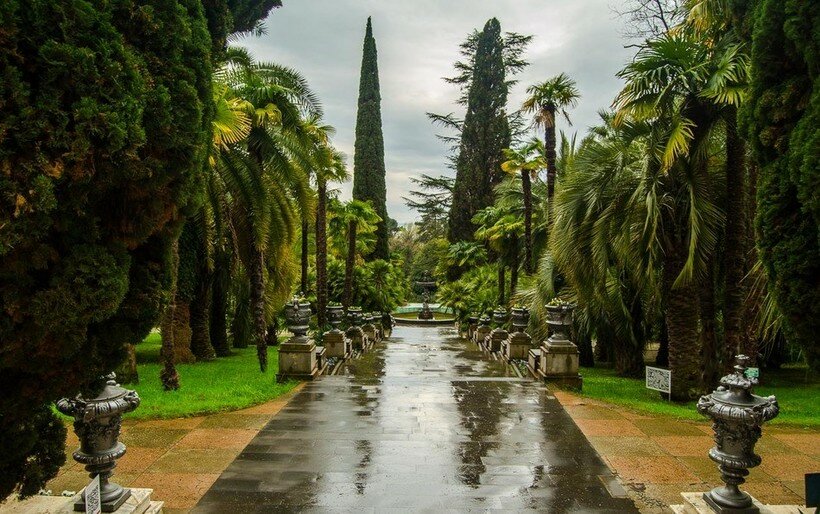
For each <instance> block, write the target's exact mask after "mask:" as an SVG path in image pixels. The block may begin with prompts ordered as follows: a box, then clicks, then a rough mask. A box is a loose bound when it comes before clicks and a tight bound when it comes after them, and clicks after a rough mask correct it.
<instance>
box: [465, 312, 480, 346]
mask: <svg viewBox="0 0 820 514" xmlns="http://www.w3.org/2000/svg"><path fill="white" fill-rule="evenodd" d="M477 329H478V316H475V315H470V316H467V338H468V339H469V340H470V341H475V331H476V330H477Z"/></svg>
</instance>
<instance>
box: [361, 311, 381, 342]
mask: <svg viewBox="0 0 820 514" xmlns="http://www.w3.org/2000/svg"><path fill="white" fill-rule="evenodd" d="M375 319H376V317H375V316H374V315H373V313H372V312H367V313H365V314H364V316H363V325H362V331H363V332H364V335H365V336H367V341H368V344H371V345H372V344H374V343H376V342H378V338H377V336H376V325H374V324H373V321H374V320H375Z"/></svg>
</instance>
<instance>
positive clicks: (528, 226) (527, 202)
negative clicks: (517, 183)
mask: <svg viewBox="0 0 820 514" xmlns="http://www.w3.org/2000/svg"><path fill="white" fill-rule="evenodd" d="M521 191H522V193H523V194H524V273H526V274H527V275H532V274H533V271H535V267H534V264H533V260H532V182H531V181H530V172H529V170H521Z"/></svg>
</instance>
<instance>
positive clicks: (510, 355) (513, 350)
mask: <svg viewBox="0 0 820 514" xmlns="http://www.w3.org/2000/svg"><path fill="white" fill-rule="evenodd" d="M510 313H511V318H512V328H513V331H512V333H511V334H510V338H509V341H508V342H507V344H506V345H505V346H504V350H505V351H504V358H505V359H506V360H508V361H509V360H513V359H520V360H527V353H528V352H529V351H530V348H532V337H530V335H529V334H527V332H526V330H527V324H528V323H529V322H530V311H529V309H527V308H526V307H513V308H512V309H510Z"/></svg>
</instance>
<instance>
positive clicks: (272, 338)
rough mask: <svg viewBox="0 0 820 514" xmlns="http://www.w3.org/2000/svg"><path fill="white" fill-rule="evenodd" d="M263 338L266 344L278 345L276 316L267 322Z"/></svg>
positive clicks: (277, 320) (277, 321)
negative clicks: (266, 332) (266, 329)
mask: <svg viewBox="0 0 820 514" xmlns="http://www.w3.org/2000/svg"><path fill="white" fill-rule="evenodd" d="M265 338H266V342H267V345H268V346H279V319H278V318H277V317H276V316H274V317H273V319H272V320H271V322H270V323H269V324H268V334H267V335H266V336H265Z"/></svg>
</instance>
